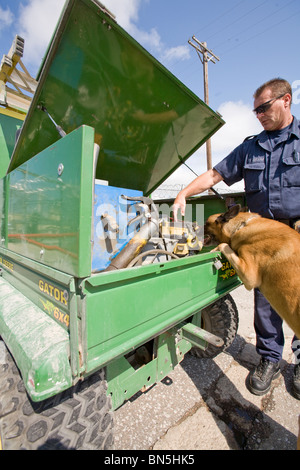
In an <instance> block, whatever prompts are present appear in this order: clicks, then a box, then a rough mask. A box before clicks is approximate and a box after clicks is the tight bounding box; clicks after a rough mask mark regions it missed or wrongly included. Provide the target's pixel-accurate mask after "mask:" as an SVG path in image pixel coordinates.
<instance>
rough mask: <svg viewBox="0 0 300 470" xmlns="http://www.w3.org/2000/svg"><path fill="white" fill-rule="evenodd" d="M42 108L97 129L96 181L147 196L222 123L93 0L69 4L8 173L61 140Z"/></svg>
mask: <svg viewBox="0 0 300 470" xmlns="http://www.w3.org/2000/svg"><path fill="white" fill-rule="evenodd" d="M41 106H44V107H46V109H47V111H48V112H49V113H50V115H51V116H52V117H53V118H54V120H55V121H56V122H57V124H59V125H60V126H62V128H63V129H64V130H65V132H66V133H70V132H71V131H73V130H74V129H76V128H77V127H78V126H80V125H82V124H86V125H89V126H92V127H93V128H95V138H96V141H97V142H98V143H100V147H101V150H100V156H99V160H98V167H97V177H98V178H100V179H104V180H107V181H109V184H110V185H111V186H116V187H127V188H129V189H137V190H141V191H142V192H143V193H144V194H149V193H151V191H153V190H154V189H155V188H156V187H157V186H158V185H159V184H160V183H161V182H162V181H163V180H164V179H165V178H167V177H168V176H169V175H170V174H171V173H172V172H173V171H174V170H175V169H176V168H178V167H179V166H180V165H181V162H182V161H183V160H185V159H187V158H188V157H189V156H190V155H191V154H192V153H193V152H194V151H195V150H196V149H197V148H199V147H200V146H201V145H202V144H203V143H204V142H205V141H206V140H207V139H208V138H209V137H210V136H211V135H212V134H214V133H215V132H216V131H217V130H218V129H219V128H220V127H221V126H222V125H223V124H224V122H223V120H222V119H221V118H220V116H219V115H217V114H216V113H214V112H213V111H212V110H211V109H210V108H209V107H208V106H206V105H205V104H204V103H203V102H202V101H201V100H200V99H199V98H197V97H196V96H195V95H194V94H193V93H192V92H191V91H190V90H188V89H187V88H186V87H185V86H184V85H183V84H182V83H181V82H179V81H178V80H177V79H176V78H175V77H174V76H173V75H172V74H171V73H170V72H169V71H167V70H166V69H165V68H164V67H163V66H162V65H161V64H160V63H159V62H158V61H156V60H155V59H154V58H153V57H152V56H151V55H150V54H149V53H148V52H147V51H145V50H144V49H143V48H142V47H141V46H140V45H139V44H138V43H137V42H136V41H135V40H134V39H133V38H131V37H130V36H129V35H128V34H127V33H126V32H125V31H124V30H123V29H122V28H121V27H119V26H118V25H117V24H116V23H115V22H114V21H113V20H112V19H111V18H109V17H108V16H107V15H105V13H104V12H103V11H102V10H101V7H100V6H99V4H98V3H97V1H92V0H70V1H68V2H67V3H66V8H65V11H64V14H63V16H62V18H61V20H60V22H59V25H58V28H57V31H56V33H55V35H54V38H53V41H52V43H51V45H50V47H49V52H48V55H47V57H46V60H45V63H44V64H43V67H42V72H41V75H40V77H39V85H38V88H37V91H36V93H35V96H34V99H33V102H32V105H31V108H30V110H29V112H28V115H27V118H26V120H25V123H24V127H23V129H22V133H21V136H20V139H19V141H18V144H17V146H16V149H15V151H14V154H13V157H12V160H11V164H10V168H9V171H12V170H13V169H15V168H17V167H18V166H19V165H21V164H22V163H24V162H25V161H26V160H27V159H29V158H30V157H32V156H33V155H35V154H36V153H37V152H40V151H42V150H43V149H44V148H46V147H48V146H49V145H51V144H53V143H54V142H55V141H57V139H58V138H59V137H58V133H57V131H56V129H55V126H54V125H53V123H52V122H51V121H50V119H49V117H48V116H47V115H46V114H45V113H44V112H43V111H42V110H41V109H40V108H41Z"/></svg>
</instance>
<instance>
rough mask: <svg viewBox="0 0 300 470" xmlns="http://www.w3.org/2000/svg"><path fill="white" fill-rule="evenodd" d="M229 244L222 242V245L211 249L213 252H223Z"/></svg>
mask: <svg viewBox="0 0 300 470" xmlns="http://www.w3.org/2000/svg"><path fill="white" fill-rule="evenodd" d="M227 246H229V245H228V243H220V245H218V246H217V247H216V248H214V249H213V250H211V253H213V252H214V251H221V253H224V250H225V249H226V247H227Z"/></svg>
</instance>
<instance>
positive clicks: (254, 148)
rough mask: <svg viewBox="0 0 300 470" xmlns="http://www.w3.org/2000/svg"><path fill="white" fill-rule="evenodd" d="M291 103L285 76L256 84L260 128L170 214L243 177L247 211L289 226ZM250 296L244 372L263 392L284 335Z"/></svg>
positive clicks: (295, 168) (294, 134)
mask: <svg viewBox="0 0 300 470" xmlns="http://www.w3.org/2000/svg"><path fill="white" fill-rule="evenodd" d="M291 103H292V89H291V86H290V84H289V83H288V82H287V81H286V80H283V79H273V80H270V81H268V82H266V83H264V84H263V85H262V86H261V87H259V88H258V89H257V90H256V92H255V94H254V113H255V114H256V116H257V118H258V120H259V121H260V123H261V125H262V127H263V128H264V131H263V132H261V133H260V134H259V135H257V136H253V137H251V138H248V139H246V140H245V141H244V142H243V143H242V144H241V145H239V146H238V147H237V148H235V149H234V150H233V151H232V152H231V153H230V154H229V155H228V156H227V157H226V158H225V159H224V160H222V161H221V162H220V163H218V164H217V165H215V167H214V168H213V169H211V170H208V171H207V172H206V173H204V174H202V175H200V176H198V178H196V179H195V180H194V181H192V183H190V184H189V185H188V186H187V187H186V188H184V189H183V190H182V191H180V193H179V194H178V195H177V197H176V199H175V201H174V205H173V211H174V215H175V219H176V218H177V212H178V210H179V209H180V210H181V214H182V215H183V214H184V212H185V206H186V198H188V197H190V196H193V195H196V194H199V193H201V192H203V191H205V190H207V189H209V188H211V187H212V186H214V185H215V184H216V183H219V182H220V181H222V180H224V181H225V183H226V184H228V185H229V186H230V185H232V184H233V183H236V182H238V181H240V180H242V179H244V182H245V192H246V197H247V205H248V207H249V209H250V211H251V212H257V213H259V214H260V215H261V216H263V217H267V218H271V219H276V220H279V221H281V222H283V223H286V224H288V225H290V226H291V227H293V225H294V223H295V222H296V221H297V220H299V219H300V122H299V121H298V120H297V119H296V118H295V117H294V116H293V115H292V114H291ZM254 299H255V308H254V312H255V313H254V327H255V331H256V341H257V343H256V348H257V352H258V353H259V354H260V356H261V360H260V363H259V365H258V366H257V367H256V368H255V369H254V370H253V371H252V372H250V374H249V377H248V380H247V386H248V388H249V390H250V391H251V392H252V393H254V394H255V395H263V394H265V393H267V392H268V390H269V389H270V387H271V382H272V380H273V379H274V378H276V377H278V375H279V373H280V368H279V361H280V359H281V358H282V351H283V345H284V336H283V331H282V320H281V318H280V317H279V316H278V315H277V313H276V312H275V311H274V310H273V309H272V307H271V306H270V304H269V302H268V301H267V300H266V299H265V298H264V297H263V295H262V294H261V293H260V291H259V290H258V289H255V293H254ZM295 339H296V338H294V341H295ZM294 344H296V343H294ZM293 395H294V396H295V398H297V399H300V364H299V363H298V364H296V365H295V368H294V376H293Z"/></svg>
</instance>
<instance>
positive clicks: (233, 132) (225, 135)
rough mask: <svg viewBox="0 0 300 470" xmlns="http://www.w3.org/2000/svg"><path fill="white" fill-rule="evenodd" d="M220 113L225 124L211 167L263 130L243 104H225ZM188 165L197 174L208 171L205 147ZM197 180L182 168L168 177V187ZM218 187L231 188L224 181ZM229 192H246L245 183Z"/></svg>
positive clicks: (215, 140)
mask: <svg viewBox="0 0 300 470" xmlns="http://www.w3.org/2000/svg"><path fill="white" fill-rule="evenodd" d="M218 112H219V113H220V114H221V115H222V117H223V119H224V121H225V124H224V126H223V127H222V128H221V129H220V130H219V131H218V132H216V134H215V135H214V136H213V137H212V139H211V147H212V165H216V164H217V163H218V162H220V161H221V160H222V159H223V158H225V157H226V156H227V155H228V154H229V153H230V152H231V151H232V150H233V149H234V148H235V147H237V146H238V145H240V144H241V143H242V142H243V140H244V139H245V138H246V137H248V136H250V135H254V134H258V133H260V132H261V131H262V130H263V129H262V127H261V125H260V124H259V122H258V120H257V118H256V117H255V116H254V114H253V112H252V108H251V106H250V105H248V104H245V103H243V102H242V101H237V102H233V101H228V102H225V103H222V104H221V105H220V107H219V108H218ZM187 164H188V166H189V167H190V168H191V169H192V170H193V171H194V172H195V173H196V174H197V175H200V174H202V173H204V172H205V171H206V170H207V162H206V145H205V144H204V145H203V146H202V147H201V148H200V149H199V150H197V152H195V153H194V155H192V156H191V157H190V158H189V159H188V161H187ZM195 177H196V176H195V174H194V173H192V171H190V170H188V168H186V167H185V166H184V165H182V166H181V167H180V168H179V169H178V170H177V171H176V172H175V173H173V175H171V176H170V177H169V178H168V180H167V181H166V183H165V184H171V185H172V184H182V185H187V184H188V183H190V182H191V181H192V180H194V179H195ZM218 187H220V188H222V189H227V190H228V186H226V185H225V183H223V182H222V183H220V184H219V185H218ZM230 190H237V191H240V190H243V182H240V183H237V184H236V185H234V186H231V188H230Z"/></svg>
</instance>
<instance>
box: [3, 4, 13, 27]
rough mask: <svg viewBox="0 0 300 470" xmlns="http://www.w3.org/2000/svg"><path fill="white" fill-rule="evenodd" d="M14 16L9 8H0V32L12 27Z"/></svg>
mask: <svg viewBox="0 0 300 470" xmlns="http://www.w3.org/2000/svg"><path fill="white" fill-rule="evenodd" d="M13 20H14V15H13V13H12V12H11V11H10V9H9V8H6V9H4V8H2V7H0V31H2V30H3V29H5V28H7V27H9V26H11V25H12V22H13Z"/></svg>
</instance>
